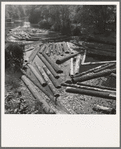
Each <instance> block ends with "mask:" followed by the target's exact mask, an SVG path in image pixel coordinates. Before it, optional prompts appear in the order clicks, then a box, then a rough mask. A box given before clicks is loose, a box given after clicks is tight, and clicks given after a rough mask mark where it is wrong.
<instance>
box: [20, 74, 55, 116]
mask: <svg viewBox="0 0 121 149" xmlns="http://www.w3.org/2000/svg"><path fill="white" fill-rule="evenodd" d="M21 79H22V81H23V82H24V83H25V85H26V86H27V88H28V89H29V91H30V92H31V94H32V95H33V97H34V98H35V99H37V100H38V101H39V102H40V103H42V105H44V106H43V108H44V109H43V110H45V112H47V113H55V111H53V109H51V107H50V106H49V105H48V103H47V102H46V101H45V100H44V99H43V98H42V97H41V96H40V94H39V93H38V92H37V90H36V89H35V88H34V87H33V85H32V84H31V82H30V80H29V79H28V78H27V77H26V76H25V75H22V77H21Z"/></svg>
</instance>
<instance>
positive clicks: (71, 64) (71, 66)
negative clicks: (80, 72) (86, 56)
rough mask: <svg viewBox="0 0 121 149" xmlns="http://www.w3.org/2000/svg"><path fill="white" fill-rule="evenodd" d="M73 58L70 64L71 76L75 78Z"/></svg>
mask: <svg viewBox="0 0 121 149" xmlns="http://www.w3.org/2000/svg"><path fill="white" fill-rule="evenodd" d="M73 60H74V59H73V58H71V62H70V76H71V77H73V76H74V65H73Z"/></svg>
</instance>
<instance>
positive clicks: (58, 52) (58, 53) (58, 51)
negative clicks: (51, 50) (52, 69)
mask: <svg viewBox="0 0 121 149" xmlns="http://www.w3.org/2000/svg"><path fill="white" fill-rule="evenodd" d="M56 49H57V55H60V49H59V45H58V43H56Z"/></svg>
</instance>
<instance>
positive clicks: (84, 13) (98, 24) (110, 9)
mask: <svg viewBox="0 0 121 149" xmlns="http://www.w3.org/2000/svg"><path fill="white" fill-rule="evenodd" d="M75 17H77V18H79V20H78V22H80V23H81V24H82V28H87V29H97V30H98V32H100V33H103V32H104V31H105V30H106V25H107V23H108V22H109V21H110V20H114V21H115V17H116V13H115V6H114V5H84V6H83V7H81V8H78V9H77V15H76V16H75Z"/></svg>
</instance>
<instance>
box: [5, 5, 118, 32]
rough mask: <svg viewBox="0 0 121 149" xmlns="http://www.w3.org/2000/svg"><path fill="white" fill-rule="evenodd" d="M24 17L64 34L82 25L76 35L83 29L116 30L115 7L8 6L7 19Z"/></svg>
mask: <svg viewBox="0 0 121 149" xmlns="http://www.w3.org/2000/svg"><path fill="white" fill-rule="evenodd" d="M22 17H29V21H30V23H34V24H37V23H38V22H39V24H40V27H42V28H43V27H44V28H47V29H48V28H50V29H52V30H55V31H59V32H61V33H63V34H70V32H71V31H73V29H72V28H71V25H72V24H75V25H78V24H81V25H80V27H78V29H77V28H76V29H74V32H75V33H74V34H78V33H77V32H78V30H80V31H82V30H83V29H85V30H86V32H87V33H88V31H92V32H97V33H103V32H105V30H115V28H116V6H115V5H6V18H15V19H18V18H22ZM44 20H46V21H44ZM110 26H111V27H110ZM72 34H73V33H72Z"/></svg>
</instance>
